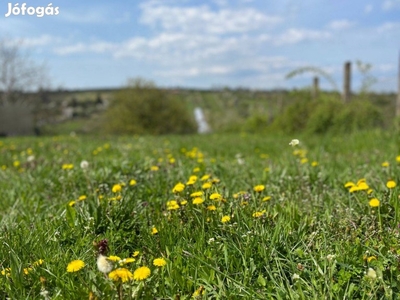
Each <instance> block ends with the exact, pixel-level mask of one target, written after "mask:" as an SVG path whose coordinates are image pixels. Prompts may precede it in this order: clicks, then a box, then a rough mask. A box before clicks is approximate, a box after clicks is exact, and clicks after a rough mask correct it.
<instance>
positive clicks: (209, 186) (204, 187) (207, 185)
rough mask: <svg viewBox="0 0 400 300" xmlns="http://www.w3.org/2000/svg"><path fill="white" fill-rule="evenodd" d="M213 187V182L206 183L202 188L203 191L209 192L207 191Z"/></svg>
mask: <svg viewBox="0 0 400 300" xmlns="http://www.w3.org/2000/svg"><path fill="white" fill-rule="evenodd" d="M211 186H212V184H211V182H206V183H204V184H203V185H202V186H201V188H202V189H203V190H207V189H209V188H211Z"/></svg>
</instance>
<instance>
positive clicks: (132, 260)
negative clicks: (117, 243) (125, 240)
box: [119, 257, 136, 266]
mask: <svg viewBox="0 0 400 300" xmlns="http://www.w3.org/2000/svg"><path fill="white" fill-rule="evenodd" d="M135 261H136V259H134V258H133V257H128V258H124V259H122V260H120V261H119V265H120V266H123V265H126V264H129V263H133V262H135Z"/></svg>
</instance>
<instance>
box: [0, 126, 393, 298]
mask: <svg viewBox="0 0 400 300" xmlns="http://www.w3.org/2000/svg"><path fill="white" fill-rule="evenodd" d="M290 139H291V137H286V136H270V135H265V136H263V135H233V134H232V135H229V134H226V135H208V136H167V137H125V138H106V137H103V138H96V139H91V138H89V137H56V138H40V139H35V138H19V139H4V140H1V142H0V144H1V146H0V154H1V155H0V167H1V166H5V167H3V170H1V169H0V189H1V191H2V193H1V194H0V203H1V204H2V206H1V210H0V215H1V229H0V230H1V234H0V237H1V238H0V239H1V247H0V257H1V260H0V264H1V267H0V268H1V269H2V270H3V271H4V274H5V275H4V276H0V285H1V286H2V287H3V288H2V289H1V291H0V298H4V297H6V296H7V297H10V298H13V299H14V298H15V299H24V298H29V299H40V298H41V296H40V292H41V290H47V291H48V292H49V293H50V296H51V297H52V298H53V299H82V298H85V297H88V294H89V293H90V292H92V293H93V294H94V295H96V296H97V297H98V298H100V299H103V298H107V299H111V298H112V297H117V295H118V294H119V295H120V296H121V297H123V298H124V299H129V297H130V296H132V294H135V295H136V297H139V298H140V297H141V299H147V298H149V299H150V298H151V297H152V296H157V297H159V298H163V299H171V298H175V297H176V296H177V295H180V297H181V299H188V298H189V297H191V296H192V294H193V293H194V292H195V291H196V290H197V289H199V288H200V287H203V288H204V292H205V294H204V297H207V298H218V299H222V298H224V299H236V298H245V299H246V298H247V299H269V298H274V299H295V298H296V299H298V298H300V299H323V298H326V299H329V298H331V299H343V298H347V299H377V298H382V299H383V298H385V297H389V298H391V297H392V295H395V294H398V293H399V292H400V290H399V288H400V287H399V286H398V284H399V281H398V280H399V276H400V273H399V270H398V268H397V266H398V264H399V260H398V249H399V245H398V235H399V232H398V224H399V221H400V216H399V215H398V210H397V205H398V195H399V193H398V187H396V188H395V189H391V190H389V189H388V188H387V187H386V182H387V181H388V180H389V179H393V180H394V181H395V182H397V183H398V182H399V175H398V174H399V167H400V166H398V165H397V164H396V160H395V158H396V156H397V155H398V154H399V153H400V149H399V147H400V143H399V140H398V138H397V137H396V136H395V135H391V134H389V133H385V132H367V133H359V134H353V135H350V136H344V137H300V140H301V144H300V148H299V149H304V150H307V154H306V155H305V157H303V158H307V159H308V162H306V163H304V164H303V163H301V157H298V156H295V155H293V150H294V149H293V148H291V147H290V146H289V145H288V143H289V141H290ZM193 147H197V148H198V150H194V149H193ZM28 148H30V149H31V150H28ZM185 149H186V150H185ZM31 152H32V153H31ZM238 154H240V157H241V158H242V159H243V164H239V163H238V159H237V155H238ZM29 155H34V156H35V159H34V161H31V162H28V161H27V160H28V159H27V157H28V156H29ZM171 158H174V159H175V162H173V163H171V162H170V159H171ZM82 160H87V161H89V164H90V167H89V169H88V170H86V171H83V170H81V169H80V167H79V164H80V162H81V161H82ZM16 161H19V162H20V165H18V163H16ZM312 161H317V162H318V165H317V166H315V167H312V166H311V162H312ZM384 161H388V162H389V163H390V166H389V167H382V165H381V164H382V162H384ZM303 162H304V161H303ZM14 164H15V165H14ZM63 164H73V165H74V168H73V169H71V170H63V169H62V165H63ZM152 166H159V168H160V169H159V170H158V171H151V170H150V168H151V167H152ZM196 167H199V168H200V171H199V172H198V173H194V172H193V169H194V168H196ZM266 168H267V169H266ZM192 174H196V175H198V177H199V179H198V180H197V182H196V183H195V184H194V186H187V187H186V188H185V190H184V191H183V192H181V193H176V194H174V193H173V192H172V189H173V187H174V186H175V185H176V184H177V183H178V182H183V183H186V181H187V180H188V178H189V176H190V175H192ZM205 174H210V175H211V179H213V178H214V179H219V182H216V183H214V184H213V185H212V187H211V189H209V190H204V200H205V202H204V203H203V204H201V205H194V204H193V203H192V200H191V199H190V196H189V195H190V193H191V192H193V191H198V190H202V188H201V186H202V184H203V183H204V182H205V181H200V178H201V177H202V176H203V175H205ZM361 178H365V179H366V181H367V183H368V184H369V185H370V187H371V188H372V189H373V192H372V194H369V195H367V193H366V192H365V191H360V192H356V193H351V194H349V193H348V191H347V190H346V189H345V188H344V186H343V185H344V184H345V183H346V182H347V181H350V180H351V181H354V182H356V181H357V180H359V179H361ZM131 179H135V180H136V181H137V184H136V185H134V186H130V185H129V182H130V180H131ZM206 181H207V180H206ZM117 183H124V184H125V186H124V187H123V188H122V192H121V193H113V192H112V191H111V188H112V187H113V185H114V184H117ZM260 184H261V185H265V187H266V189H265V190H264V191H262V192H260V193H257V192H255V191H254V190H253V187H254V186H256V185H260ZM240 191H243V192H245V193H244V194H242V195H239V196H237V195H235V194H237V193H238V192H240ZM212 193H219V194H221V195H222V196H223V198H224V200H223V201H215V200H210V199H209V196H210V194H212ZM81 195H86V196H87V199H86V200H83V201H78V200H77V199H78V198H79V196H81ZM118 195H121V196H122V199H121V200H109V199H112V198H114V197H116V196H118ZM100 196H101V197H103V198H102V200H100V201H99V200H98V199H99V197H100ZM236 196H237V197H236ZM265 196H271V199H270V200H268V201H263V200H262V199H263V198H264V197H265ZM373 197H376V198H378V199H379V200H380V207H379V208H371V207H369V205H368V202H369V200H370V199H371V198H373ZM172 199H175V200H177V201H178V202H179V203H180V204H182V201H183V200H188V203H187V204H186V205H181V207H180V208H179V209H178V210H167V201H169V200H172ZM71 200H75V201H76V204H75V206H74V207H70V206H68V203H69V202H70V201H71ZM208 205H215V206H216V211H209V210H207V208H206V207H207V206H208ZM255 212H260V213H261V215H262V216H261V217H258V218H257V217H254V215H253V214H254V213H255ZM223 216H230V217H231V220H230V221H229V222H227V223H222V222H221V218H222V217H223ZM153 226H156V228H157V229H158V231H159V232H158V234H156V235H152V234H151V228H152V227H153ZM102 238H107V239H108V241H109V244H110V250H111V251H110V254H113V255H118V256H120V257H121V258H126V257H129V256H132V253H133V252H134V251H140V255H139V256H138V257H136V259H137V261H136V262H134V263H133V264H131V265H127V266H126V267H127V268H128V269H129V270H131V271H132V272H133V271H134V270H135V269H136V268H137V267H139V266H141V265H146V266H149V267H150V268H151V270H152V275H151V276H150V278H149V279H147V281H146V282H139V283H138V282H136V281H133V282H132V283H125V284H124V285H119V284H118V283H113V282H112V281H110V280H107V279H105V278H104V276H102V274H100V273H99V272H98V271H97V269H96V265H95V256H94V251H93V246H92V243H93V241H98V240H100V239H102ZM328 255H335V257H334V258H332V259H327V257H329V258H331V257H330V256H328ZM364 256H365V258H370V259H369V261H368V260H366V259H365V258H364ZM156 257H164V258H166V260H167V262H168V263H167V266H165V267H164V268H162V269H159V268H157V267H155V266H153V265H152V260H153V259H154V258H156ZM373 257H375V258H376V259H374V258H373ZM39 259H43V260H44V263H43V264H42V265H40V266H36V267H33V268H32V270H30V269H26V268H29V267H30V266H32V264H33V263H34V262H37V261H38V260H39ZM74 259H82V260H83V261H84V262H85V263H86V266H85V268H84V269H83V270H81V271H79V272H77V273H67V272H66V266H67V264H68V263H69V262H70V261H71V260H74ZM8 267H10V268H11V270H8V269H7V268H8ZM368 268H372V269H373V270H375V271H376V273H377V274H378V277H377V278H376V279H371V278H369V277H367V276H365V272H367V271H368ZM24 269H26V270H27V273H28V274H24ZM7 274H8V275H7ZM295 274H296V275H299V276H300V278H299V279H293V278H294V277H293V276H295V277H296V275H295ZM370 275H371V274H370ZM40 278H42V280H40ZM139 294H140V296H138V295H139Z"/></svg>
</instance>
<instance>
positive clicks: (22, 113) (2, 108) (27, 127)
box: [0, 103, 35, 136]
mask: <svg viewBox="0 0 400 300" xmlns="http://www.w3.org/2000/svg"><path fill="white" fill-rule="evenodd" d="M33 134H35V127H34V117H33V112H32V108H31V107H29V106H27V105H26V104H22V103H21V104H0V136H17V135H33Z"/></svg>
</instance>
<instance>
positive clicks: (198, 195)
mask: <svg viewBox="0 0 400 300" xmlns="http://www.w3.org/2000/svg"><path fill="white" fill-rule="evenodd" d="M202 195H203V192H201V191H200V192H194V193H191V194H190V197H192V198H196V197H201V196H202Z"/></svg>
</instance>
